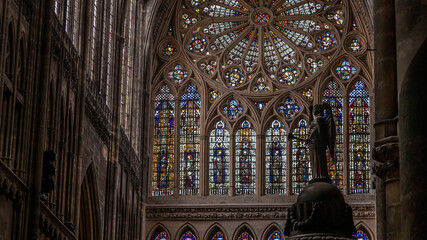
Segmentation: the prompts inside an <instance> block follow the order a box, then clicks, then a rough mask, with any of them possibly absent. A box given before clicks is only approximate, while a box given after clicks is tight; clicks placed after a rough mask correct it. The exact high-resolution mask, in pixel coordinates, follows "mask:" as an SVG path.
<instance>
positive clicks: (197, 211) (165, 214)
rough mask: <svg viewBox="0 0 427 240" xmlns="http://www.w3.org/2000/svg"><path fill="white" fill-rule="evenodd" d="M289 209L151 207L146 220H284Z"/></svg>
mask: <svg viewBox="0 0 427 240" xmlns="http://www.w3.org/2000/svg"><path fill="white" fill-rule="evenodd" d="M287 209H288V207H202V208H194V207H193V208H188V207H153V208H151V207H149V208H147V210H146V219H147V220H149V221H151V220H171V219H174V220H213V219H227V220H228V219H240V220H241V219H246V220H254V219H276V220H277V219H283V220H285V219H286V217H287Z"/></svg>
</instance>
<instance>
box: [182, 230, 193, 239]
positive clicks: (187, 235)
mask: <svg viewBox="0 0 427 240" xmlns="http://www.w3.org/2000/svg"><path fill="white" fill-rule="evenodd" d="M196 239H197V238H196V236H194V234H193V233H192V232H190V231H188V232H186V233H184V234H183V235H182V237H181V238H180V240H196Z"/></svg>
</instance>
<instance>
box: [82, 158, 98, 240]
mask: <svg viewBox="0 0 427 240" xmlns="http://www.w3.org/2000/svg"><path fill="white" fill-rule="evenodd" d="M100 226H101V221H100V215H99V196H98V187H97V183H96V173H95V170H94V167H93V163H91V164H90V165H89V167H88V169H87V171H86V174H85V175H84V177H83V181H82V185H81V198H80V228H79V229H80V236H79V237H80V238H79V239H82V240H86V239H87V240H89V239H100V237H101V235H100V234H101V232H100V230H101V228H100Z"/></svg>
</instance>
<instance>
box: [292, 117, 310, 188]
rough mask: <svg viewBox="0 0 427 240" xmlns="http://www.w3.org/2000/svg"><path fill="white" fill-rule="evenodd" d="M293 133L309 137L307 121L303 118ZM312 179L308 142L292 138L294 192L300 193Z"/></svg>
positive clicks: (296, 135)
mask: <svg viewBox="0 0 427 240" xmlns="http://www.w3.org/2000/svg"><path fill="white" fill-rule="evenodd" d="M293 135H294V136H295V137H296V138H299V139H307V137H308V127H307V122H306V121H305V120H304V119H302V120H300V121H299V123H298V127H297V128H295V129H294V131H293ZM310 179H311V166H310V156H309V153H308V146H307V143H306V142H304V141H300V140H298V139H292V192H293V193H300V192H301V191H302V189H303V188H304V187H305V186H306V185H307V184H308V181H309V180H310Z"/></svg>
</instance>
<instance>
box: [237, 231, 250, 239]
mask: <svg viewBox="0 0 427 240" xmlns="http://www.w3.org/2000/svg"><path fill="white" fill-rule="evenodd" d="M238 240H253V238H252V236H251V235H250V234H249V233H247V232H244V233H242V234H241V235H240V236H239V238H238Z"/></svg>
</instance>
